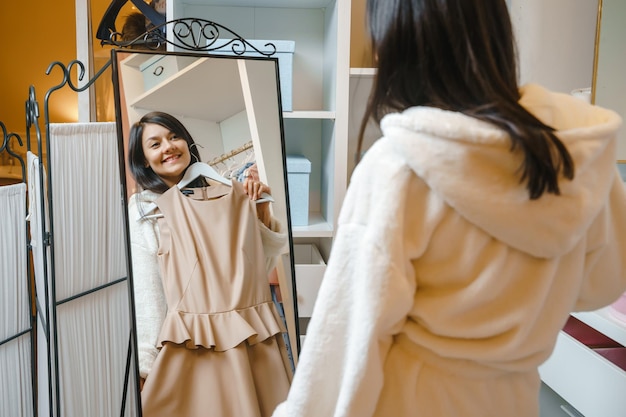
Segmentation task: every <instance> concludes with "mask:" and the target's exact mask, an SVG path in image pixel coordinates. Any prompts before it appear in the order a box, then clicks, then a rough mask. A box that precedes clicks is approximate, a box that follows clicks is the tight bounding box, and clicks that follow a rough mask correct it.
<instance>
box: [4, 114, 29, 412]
mask: <svg viewBox="0 0 626 417" xmlns="http://www.w3.org/2000/svg"><path fill="white" fill-rule="evenodd" d="M0 129H2V145H1V146H0V153H2V152H5V151H6V152H7V154H9V155H10V156H12V157H13V158H15V159H17V160H18V162H19V163H20V167H21V174H22V175H21V183H23V184H26V165H25V163H24V158H22V156H20V154H18V153H17V152H15V151H14V150H13V149H11V139H16V140H17V142H18V143H19V145H20V146H23V143H22V139H21V138H20V136H19V135H18V134H16V133H13V132H9V131H8V130H7V128H6V126H5V124H4V123H3V122H1V121H0ZM24 206H25V207H26V210H25V212H24V226H25V227H24V230H25V233H26V235H25V236H24V237H25V242H26V246H25V247H24V251H25V258H26V279H27V291H28V317H29V324H28V327H27V328H25V329H22V330H19V331H18V332H17V333H16V334H14V335H11V336H8V337H7V338H6V339H4V340H1V341H0V346H2V345H4V344H7V343H9V342H11V341H13V340H15V339H17V338H19V337H22V336H24V335H26V334H28V335H29V339H30V367H31V373H30V374H31V375H30V376H31V395H32V397H31V399H30V401H31V403H32V411H33V415H36V414H37V391H36V378H37V372H36V359H35V325H36V320H37V316H36V315H35V314H34V313H33V311H34V309H33V297H32V294H33V291H32V285H33V284H32V274H31V270H32V268H31V261H32V258H31V257H30V256H29V255H30V254H29V249H30V248H29V244H28V236H29V229H28V221H27V219H26V216H27V214H28V198H26V199H25V201H24ZM8 278H9V279H10V278H11V277H8Z"/></svg>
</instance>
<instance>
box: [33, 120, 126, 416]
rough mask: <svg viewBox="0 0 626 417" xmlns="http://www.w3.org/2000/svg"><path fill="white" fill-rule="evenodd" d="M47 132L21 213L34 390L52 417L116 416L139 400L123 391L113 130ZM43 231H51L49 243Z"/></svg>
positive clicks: (64, 127)
mask: <svg viewBox="0 0 626 417" xmlns="http://www.w3.org/2000/svg"><path fill="white" fill-rule="evenodd" d="M49 132H50V134H49V137H48V140H49V147H50V153H49V155H48V169H49V171H48V172H47V174H48V175H47V180H48V181H47V182H46V185H43V186H42V185H41V184H39V178H38V176H39V169H37V168H36V167H32V166H30V164H29V172H31V170H34V172H33V173H35V174H36V176H35V177H33V180H34V183H35V184H37V187H38V189H37V192H38V193H39V194H37V195H33V196H32V197H33V198H35V199H36V201H35V204H34V205H33V206H32V207H29V208H31V209H33V212H31V216H30V217H31V222H32V223H31V234H32V236H31V239H32V244H33V245H34V248H33V258H34V259H35V262H36V263H35V268H34V269H35V274H36V277H35V278H36V285H37V294H38V297H41V298H39V301H40V305H39V307H40V309H41V311H40V312H39V316H40V317H44V319H45V322H43V326H40V325H38V338H37V343H38V349H37V355H38V364H37V365H38V368H39V370H40V371H41V373H38V384H39V387H38V393H42V394H41V396H42V397H44V399H45V400H47V401H48V404H42V403H41V401H42V399H39V402H40V405H41V406H42V407H46V408H48V407H52V408H53V410H56V409H58V410H59V411H58V412H54V411H53V413H54V415H59V416H90V417H110V416H112V415H120V412H121V411H120V410H121V409H122V408H125V409H127V410H133V408H134V407H135V404H136V401H138V399H137V398H135V396H134V394H133V390H128V391H127V392H126V391H125V379H126V361H127V356H128V345H129V336H130V332H131V329H130V311H129V308H128V305H129V303H128V286H127V285H128V284H127V281H126V280H125V277H126V275H127V267H126V253H125V244H124V230H125V229H124V211H123V206H122V204H120V195H121V193H122V192H121V181H120V178H119V159H118V152H117V130H116V125H115V123H112V122H106V123H52V124H50V125H49ZM44 176H45V175H44ZM48 186H49V188H48ZM93 190H97V192H94V191H93ZM29 192H30V191H29ZM47 194H50V195H52V196H53V198H52V199H50V200H48V199H46V198H45V196H46V195H47ZM41 199H43V200H44V202H43V207H44V208H43V209H42V208H41V207H42V202H41ZM31 204H32V203H31ZM42 227H44V228H45V229H46V233H47V232H48V231H50V232H52V237H53V241H52V246H47V245H46V244H45V242H44V236H45V235H44V234H43V233H42V230H41V229H42ZM44 255H45V256H44ZM44 259H46V260H45V261H44ZM46 287H47V288H48V291H47V294H48V298H46V291H45V289H46ZM42 293H43V294H42ZM42 321H43V320H42ZM46 327H47V328H46ZM55 337H56V340H55ZM57 371H58V372H57ZM57 381H58V386H57ZM50 386H52V389H50V390H49V387H50ZM49 394H52V398H50V396H49ZM125 401H126V402H125ZM130 412H131V413H132V411H130ZM40 415H43V414H41V413H40ZM131 415H132V414H131Z"/></svg>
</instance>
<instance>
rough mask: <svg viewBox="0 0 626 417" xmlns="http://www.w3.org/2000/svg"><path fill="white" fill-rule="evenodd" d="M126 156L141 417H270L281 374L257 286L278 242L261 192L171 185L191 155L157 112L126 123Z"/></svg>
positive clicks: (253, 185)
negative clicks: (131, 185) (131, 181)
mask: <svg viewBox="0 0 626 417" xmlns="http://www.w3.org/2000/svg"><path fill="white" fill-rule="evenodd" d="M128 158H129V165H130V170H131V173H132V175H133V176H134V178H135V180H136V182H137V184H138V185H139V186H140V187H141V189H142V190H143V191H141V192H140V193H137V194H134V195H133V196H131V198H130V201H129V230H130V240H131V254H132V265H133V285H134V292H135V308H136V319H137V339H138V356H139V372H140V377H141V384H142V393H141V397H142V411H143V415H144V416H146V417H153V416H168V417H170V416H175V415H176V416H178V415H180V416H185V417H193V416H206V415H207V413H210V415H211V416H218V417H219V416H224V417H227V416H250V417H255V416H267V415H270V414H271V412H272V410H273V408H274V407H275V406H276V404H277V403H279V402H280V401H282V400H284V398H285V396H286V393H287V390H288V388H289V383H290V379H291V373H290V372H291V371H290V369H291V368H290V365H289V362H288V358H287V356H286V350H285V345H284V341H283V338H282V335H281V333H282V332H283V331H284V325H283V324H282V322H281V320H280V317H279V315H278V313H277V311H276V308H275V306H274V304H273V302H272V299H271V295H270V289H269V288H270V287H269V283H268V278H267V277H268V271H270V270H271V269H272V267H273V259H274V258H275V257H276V256H277V255H279V254H281V253H282V251H283V249H284V246H285V244H286V241H287V235H286V234H285V233H284V232H283V230H282V226H281V225H280V224H279V223H278V222H277V220H276V219H274V218H273V217H272V216H271V214H270V208H269V202H267V201H266V202H262V203H258V204H257V203H255V200H257V199H259V197H260V196H261V194H262V193H269V191H270V189H269V187H267V186H266V185H265V184H263V183H261V182H259V181H256V180H254V179H250V178H246V179H245V180H244V182H243V183H240V182H237V181H234V180H233V181H232V182H230V185H228V183H229V181H226V182H225V183H224V182H219V181H215V178H213V179H211V178H206V177H205V176H198V178H197V179H194V181H193V182H191V183H190V184H189V185H186V186H183V184H180V181H181V179H183V176H184V174H185V172H186V170H187V169H188V167H189V166H190V164H191V163H192V162H194V160H198V161H199V154H198V151H197V147H196V146H194V141H193V139H192V137H191V135H190V134H189V132H188V131H187V129H186V128H185V127H184V126H183V125H182V124H181V123H180V121H179V120H177V119H176V118H174V117H173V116H171V115H169V114H166V113H162V112H153V113H149V114H147V115H145V116H143V117H142V118H141V120H139V121H138V122H137V123H135V124H134V125H133V126H132V127H131V130H130V140H129V154H128ZM179 185H180V186H179ZM209 410H210V411H209Z"/></svg>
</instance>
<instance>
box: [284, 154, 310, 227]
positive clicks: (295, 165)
mask: <svg viewBox="0 0 626 417" xmlns="http://www.w3.org/2000/svg"><path fill="white" fill-rule="evenodd" d="M310 175H311V161H309V160H308V159H306V158H305V157H304V156H302V155H287V189H288V192H289V211H290V215H291V225H292V226H307V225H308V224H309V177H310Z"/></svg>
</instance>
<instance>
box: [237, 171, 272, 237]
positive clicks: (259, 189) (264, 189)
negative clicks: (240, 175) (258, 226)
mask: <svg viewBox="0 0 626 417" xmlns="http://www.w3.org/2000/svg"><path fill="white" fill-rule="evenodd" d="M243 189H244V190H245V191H246V193H247V194H248V197H250V200H253V201H256V200H258V199H259V198H261V194H263V193H267V194H270V195H271V193H272V190H270V187H268V186H267V185H265V184H263V183H262V182H261V181H258V180H256V179H254V178H253V177H246V179H244V180H243ZM256 212H257V217H258V218H259V220H261V221H262V222H263V224H264V225H265V226H267V227H270V222H271V216H270V203H269V201H265V202H263V203H258V204H257V205H256Z"/></svg>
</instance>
